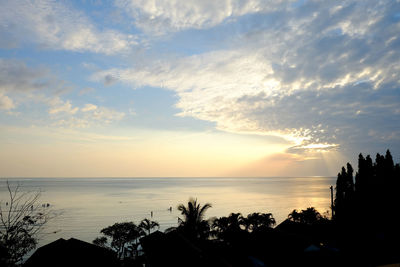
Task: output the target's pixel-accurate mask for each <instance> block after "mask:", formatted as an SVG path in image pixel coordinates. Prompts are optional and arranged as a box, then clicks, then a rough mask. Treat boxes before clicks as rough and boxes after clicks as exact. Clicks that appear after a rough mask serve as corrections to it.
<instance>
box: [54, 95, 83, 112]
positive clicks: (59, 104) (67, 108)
mask: <svg viewBox="0 0 400 267" xmlns="http://www.w3.org/2000/svg"><path fill="white" fill-rule="evenodd" d="M50 105H51V108H50V109H49V114H57V113H63V112H64V113H67V114H75V113H76V112H78V110H79V108H78V107H72V105H71V103H70V102H69V101H66V102H64V101H62V100H61V99H60V98H58V97H56V98H54V99H53V100H52V101H51V102H50Z"/></svg>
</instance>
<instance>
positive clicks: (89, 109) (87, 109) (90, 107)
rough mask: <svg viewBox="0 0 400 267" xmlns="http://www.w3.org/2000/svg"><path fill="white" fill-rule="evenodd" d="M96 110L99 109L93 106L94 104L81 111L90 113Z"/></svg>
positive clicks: (87, 105)
mask: <svg viewBox="0 0 400 267" xmlns="http://www.w3.org/2000/svg"><path fill="white" fill-rule="evenodd" d="M95 109H97V106H96V105H93V104H86V105H85V106H84V107H83V108H82V109H81V110H82V111H83V112H88V111H92V110H95Z"/></svg>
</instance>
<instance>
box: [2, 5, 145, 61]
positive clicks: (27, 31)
mask: <svg viewBox="0 0 400 267" xmlns="http://www.w3.org/2000/svg"><path fill="white" fill-rule="evenodd" d="M1 6H2V8H1V9H0V36H3V37H6V38H7V39H9V40H12V39H14V40H15V41H14V43H19V42H23V43H32V42H33V43H37V44H39V45H40V46H42V47H46V48H51V49H56V50H70V51H77V52H84V51H89V52H95V53H104V54H114V53H119V52H125V51H128V50H129V49H130V48H131V47H132V46H134V45H137V44H138V43H137V38H136V37H135V36H134V35H130V34H123V33H120V32H118V31H115V30H111V29H105V30H99V29H97V28H96V27H95V26H94V24H93V23H92V22H91V20H90V19H89V18H87V17H86V16H85V15H84V14H83V13H82V12H80V11H78V10H75V9H73V8H72V7H70V6H69V5H64V4H63V3H62V2H58V1H50V0H43V1H23V0H21V1H2V3H1ZM0 44H1V43H0Z"/></svg>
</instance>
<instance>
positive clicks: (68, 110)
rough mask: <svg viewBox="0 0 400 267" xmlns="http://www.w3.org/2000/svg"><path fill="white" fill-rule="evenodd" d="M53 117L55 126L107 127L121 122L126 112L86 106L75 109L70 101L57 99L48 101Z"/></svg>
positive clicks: (90, 105)
mask: <svg viewBox="0 0 400 267" xmlns="http://www.w3.org/2000/svg"><path fill="white" fill-rule="evenodd" d="M48 104H49V105H50V109H49V110H48V112H49V114H50V115H52V119H53V121H54V122H53V125H54V126H57V127H60V126H61V127H67V128H89V127H93V126H101V125H107V124H110V123H113V122H116V121H120V120H122V119H123V118H124V117H125V113H124V112H119V111H116V110H114V109H111V108H107V107H99V106H96V105H93V104H90V103H88V104H85V105H84V106H83V107H82V108H79V107H73V105H72V104H71V103H70V101H69V100H67V101H63V100H61V99H60V98H59V97H55V98H53V99H51V100H49V101H48Z"/></svg>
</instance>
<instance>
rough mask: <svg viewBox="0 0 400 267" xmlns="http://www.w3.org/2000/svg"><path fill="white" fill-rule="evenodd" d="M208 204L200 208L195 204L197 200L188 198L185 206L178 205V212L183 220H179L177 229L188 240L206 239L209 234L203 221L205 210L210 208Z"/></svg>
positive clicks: (206, 224)
mask: <svg viewBox="0 0 400 267" xmlns="http://www.w3.org/2000/svg"><path fill="white" fill-rule="evenodd" d="M211 207H212V206H211V204H210V203H206V204H204V205H203V206H201V204H200V203H197V199H193V198H190V199H189V201H188V203H187V206H185V205H183V204H180V205H178V210H179V211H180V212H181V214H182V215H183V219H181V218H179V219H178V221H179V228H180V229H182V230H183V232H184V233H185V234H186V235H187V236H188V237H189V238H201V239H204V238H207V237H208V235H209V232H210V226H209V224H208V221H206V220H204V216H205V213H206V211H207V209H209V208H211Z"/></svg>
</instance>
